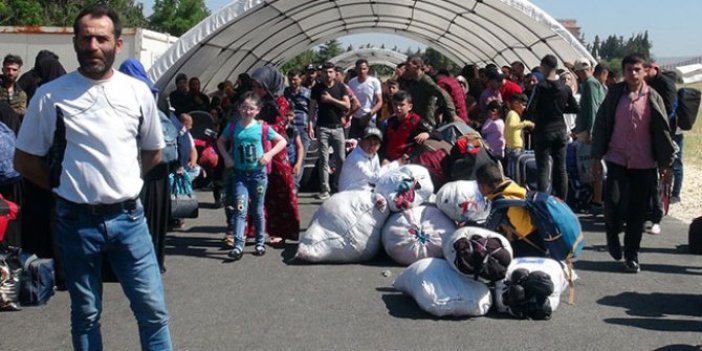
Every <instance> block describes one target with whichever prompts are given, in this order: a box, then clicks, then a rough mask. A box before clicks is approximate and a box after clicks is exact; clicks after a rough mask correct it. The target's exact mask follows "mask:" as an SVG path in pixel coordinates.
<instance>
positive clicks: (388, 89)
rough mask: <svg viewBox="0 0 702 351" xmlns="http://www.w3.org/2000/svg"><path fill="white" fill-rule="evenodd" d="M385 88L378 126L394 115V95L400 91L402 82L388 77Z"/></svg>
mask: <svg viewBox="0 0 702 351" xmlns="http://www.w3.org/2000/svg"><path fill="white" fill-rule="evenodd" d="M383 90H384V93H383V108H381V109H380V118H378V120H377V121H376V122H375V124H376V125H378V126H380V125H381V123H382V122H384V121H385V120H387V119H388V117H390V116H391V115H392V113H393V107H392V96H393V95H395V93H397V92H398V91H400V83H399V82H398V81H396V80H394V79H392V78H388V80H386V81H385V84H384V89H383Z"/></svg>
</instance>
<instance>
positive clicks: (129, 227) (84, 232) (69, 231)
mask: <svg viewBox="0 0 702 351" xmlns="http://www.w3.org/2000/svg"><path fill="white" fill-rule="evenodd" d="M73 32H74V37H73V43H74V49H75V51H76V54H77V57H78V62H79V68H78V70H77V71H74V72H71V73H69V74H67V75H65V76H63V77H61V78H58V79H56V80H54V81H52V82H51V83H48V84H45V85H43V86H41V87H40V88H39V89H38V90H37V93H36V95H35V97H36V99H32V101H31V102H30V105H29V109H28V110H27V114H26V116H25V120H24V123H26V124H27V125H28V126H32V128H21V129H20V133H19V136H18V139H17V152H16V153H15V159H14V164H15V167H16V169H17V170H18V171H19V172H20V173H21V174H22V175H23V176H24V177H26V178H27V179H29V180H31V181H32V182H34V183H35V184H38V185H39V186H41V187H43V188H46V189H52V190H53V192H54V194H55V196H56V212H55V220H56V236H57V238H56V241H57V243H58V250H59V254H60V257H61V259H62V260H63V265H64V273H65V275H66V277H65V279H66V287H67V288H68V292H69V294H70V297H71V334H72V341H73V348H74V349H75V350H101V349H102V335H101V332H100V315H101V313H102V282H101V271H100V270H101V267H102V264H103V254H106V255H107V259H108V260H109V262H110V264H111V266H112V270H113V271H114V273H115V274H116V275H117V278H118V279H119V282H120V284H121V285H122V289H123V291H124V293H125V295H126V296H127V298H128V299H129V302H130V307H131V308H132V311H133V313H134V316H135V317H136V320H137V322H138V326H139V337H140V340H141V348H142V350H171V349H172V345H171V336H170V331H169V323H168V311H167V309H166V302H165V297H164V290H163V284H162V282H161V274H160V272H159V266H158V263H157V261H156V255H155V253H154V246H153V244H152V243H151V236H150V235H149V230H148V227H147V224H146V220H145V219H144V208H143V206H142V204H141V201H140V200H139V199H138V197H139V193H140V191H141V188H142V185H143V181H142V179H141V175H142V174H146V173H148V172H149V171H150V170H151V169H152V168H153V167H154V166H155V165H157V164H158V162H159V160H160V158H161V149H163V147H164V146H165V142H164V140H163V135H162V132H161V126H160V124H159V119H158V114H157V108H156V101H155V100H154V98H153V95H152V94H151V91H150V90H149V88H148V87H147V86H146V85H145V84H144V83H142V82H140V81H139V80H137V79H134V78H131V77H128V76H127V75H125V74H123V73H121V72H118V71H116V70H114V69H113V68H112V65H113V64H114V60H115V56H116V55H117V54H118V53H119V52H120V51H121V50H122V46H123V41H122V38H121V32H122V25H121V22H120V19H119V16H118V15H117V13H115V12H114V11H113V10H111V9H109V8H107V7H104V6H102V5H97V6H95V7H90V8H87V9H85V10H83V11H81V12H80V13H79V14H78V16H77V17H76V19H75V21H74V23H73ZM47 156H48V157H49V159H50V162H48V163H47V162H46V161H45V159H46V157H47Z"/></svg>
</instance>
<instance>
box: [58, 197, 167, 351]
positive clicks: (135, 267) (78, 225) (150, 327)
mask: <svg viewBox="0 0 702 351" xmlns="http://www.w3.org/2000/svg"><path fill="white" fill-rule="evenodd" d="M56 242H57V246H58V249H59V255H60V257H61V260H62V261H63V270H64V274H65V275H66V286H67V288H68V292H69V294H70V296H71V334H72V336H73V348H74V349H75V350H102V336H101V333H100V314H101V313H102V277H101V269H102V254H103V253H106V254H107V257H108V259H109V262H110V265H111V266H112V270H113V271H114V272H115V275H116V276H117V278H118V279H119V281H120V283H121V285H122V289H123V290H124V293H125V295H127V298H128V299H129V302H130V306H131V308H132V312H133V313H134V316H135V317H136V320H137V323H138V325H139V338H140V340H141V349H142V350H172V345H171V335H170V331H169V329H168V311H167V309H166V302H165V298H164V292H163V284H162V283H161V273H160V270H159V267H158V263H157V261H156V254H155V253H154V246H153V244H152V242H151V236H150V235H149V229H148V227H147V225H146V220H145V219H144V208H143V207H142V205H141V202H137V205H136V207H135V208H133V209H122V210H117V211H113V212H112V213H111V214H100V215H96V214H92V213H90V212H89V211H88V210H87V209H86V208H85V207H82V206H80V205H77V204H74V203H71V202H68V201H66V200H63V199H60V198H59V199H57V201H56Z"/></svg>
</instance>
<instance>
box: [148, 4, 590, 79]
mask: <svg viewBox="0 0 702 351" xmlns="http://www.w3.org/2000/svg"><path fill="white" fill-rule="evenodd" d="M359 33H389V34H395V35H400V36H403V37H407V38H410V39H413V40H416V41H418V42H420V43H422V44H424V45H427V46H430V47H432V48H434V49H435V50H437V51H439V52H441V53H442V54H444V55H446V56H447V57H448V58H450V59H451V60H453V61H454V62H456V63H458V64H459V65H463V64H465V63H476V64H485V63H490V62H494V63H496V64H498V65H503V64H509V63H511V62H514V61H521V62H523V63H524V64H526V65H527V67H532V66H536V65H538V63H539V61H540V58H541V57H543V56H544V55H546V54H554V55H556V57H558V58H559V59H560V60H561V61H562V62H565V61H568V62H573V61H575V59H577V58H579V57H588V58H590V59H591V60H592V61H593V62H594V60H593V59H592V57H591V56H590V54H589V53H588V51H587V50H586V49H585V47H583V45H582V44H581V43H580V42H579V41H578V40H577V39H576V38H574V37H573V36H572V35H571V34H570V32H568V31H567V30H566V29H565V28H563V26H561V25H560V24H559V23H558V22H557V21H555V20H554V19H553V18H552V17H551V16H549V15H548V14H546V13H545V12H543V11H542V10H541V9H539V8H538V7H536V6H534V5H533V4H532V3H530V2H529V1H527V0H324V1H322V0H236V1H233V2H232V3H231V4H229V5H227V6H226V7H224V8H222V9H221V10H219V11H217V12H215V13H213V14H212V15H210V16H209V17H208V18H206V19H205V20H203V21H202V22H201V23H200V24H198V25H197V26H195V27H193V28H192V29H191V30H189V31H188V32H187V33H185V34H184V35H183V36H181V37H180V40H179V41H178V42H176V43H175V44H174V45H173V46H172V47H171V48H170V49H169V50H168V51H167V52H166V53H164V55H163V56H162V57H161V58H160V59H159V60H158V61H157V62H156V63H154V65H153V67H152V68H151V70H150V71H149V75H150V76H151V79H152V80H153V81H154V82H156V85H157V86H158V87H159V88H160V89H161V91H164V92H165V91H168V90H170V89H172V87H173V86H174V82H173V79H174V78H175V76H176V75H177V74H178V73H180V72H183V73H185V74H187V75H188V76H197V77H199V78H200V80H201V83H202V89H203V91H210V90H213V89H214V88H215V86H216V85H217V83H219V82H221V81H223V80H226V79H232V78H233V77H236V76H237V75H238V74H239V73H243V72H248V71H250V70H252V69H253V68H255V67H258V66H260V65H264V64H273V65H276V66H280V65H282V64H284V63H285V62H287V61H288V60H290V59H292V58H293V57H295V56H296V55H298V54H300V53H302V52H303V51H304V50H306V49H308V48H310V47H313V46H315V45H319V44H321V43H324V42H325V41H327V40H331V39H335V38H338V37H341V36H345V35H350V34H359Z"/></svg>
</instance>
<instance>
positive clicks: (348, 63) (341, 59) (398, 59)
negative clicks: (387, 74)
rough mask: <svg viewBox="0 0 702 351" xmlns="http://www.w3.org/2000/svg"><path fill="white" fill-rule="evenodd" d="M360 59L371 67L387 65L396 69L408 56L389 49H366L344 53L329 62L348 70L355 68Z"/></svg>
mask: <svg viewBox="0 0 702 351" xmlns="http://www.w3.org/2000/svg"><path fill="white" fill-rule="evenodd" d="M359 59H366V60H367V61H368V64H369V65H385V66H388V67H391V68H395V67H397V65H398V64H400V63H402V62H405V61H407V55H405V54H403V53H401V52H397V51H392V50H388V49H380V48H364V49H356V50H352V51H347V52H344V53H343V54H341V55H338V56H335V57H332V58H331V59H329V61H330V62H332V63H334V64H335V65H337V66H339V67H341V68H343V69H344V70H348V69H349V68H353V67H354V66H355V65H356V61H357V60H359Z"/></svg>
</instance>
